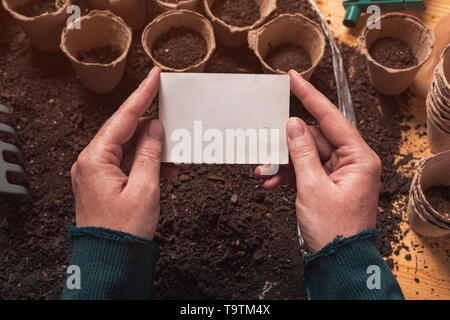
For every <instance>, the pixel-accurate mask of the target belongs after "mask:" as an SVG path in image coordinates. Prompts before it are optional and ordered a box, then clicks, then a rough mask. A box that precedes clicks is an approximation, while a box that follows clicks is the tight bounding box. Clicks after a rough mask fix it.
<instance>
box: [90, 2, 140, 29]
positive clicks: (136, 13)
mask: <svg viewBox="0 0 450 320" xmlns="http://www.w3.org/2000/svg"><path fill="white" fill-rule="evenodd" d="M88 1H89V4H90V6H91V7H92V8H93V9H98V10H109V11H111V12H113V13H114V14H116V15H118V16H119V17H121V18H122V19H123V20H124V21H125V22H126V23H127V24H128V25H129V26H130V27H131V28H133V29H135V30H138V29H141V28H142V27H143V26H144V25H145V22H146V21H147V2H146V0H88Z"/></svg>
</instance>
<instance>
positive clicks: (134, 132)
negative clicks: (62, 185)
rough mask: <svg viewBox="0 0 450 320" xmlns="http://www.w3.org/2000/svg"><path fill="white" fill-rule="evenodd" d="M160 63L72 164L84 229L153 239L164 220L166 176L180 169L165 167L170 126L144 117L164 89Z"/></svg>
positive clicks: (78, 214)
mask: <svg viewBox="0 0 450 320" xmlns="http://www.w3.org/2000/svg"><path fill="white" fill-rule="evenodd" d="M160 72H161V70H160V69H159V68H158V67H155V68H153V69H152V71H151V72H150V73H149V75H148V76H147V78H146V79H145V80H144V81H143V82H142V83H141V85H140V86H139V88H138V89H137V90H136V91H135V92H134V93H133V94H132V95H131V96H130V97H129V98H128V99H127V100H126V101H125V103H124V104H123V105H122V106H121V107H120V108H119V109H118V110H117V111H116V112H115V113H114V115H113V116H112V117H111V118H110V119H109V120H108V121H107V122H106V123H105V124H104V126H103V127H102V128H101V129H100V131H99V132H98V134H97V135H96V136H95V137H94V139H93V140H92V141H91V142H90V143H89V145H88V146H87V147H86V148H85V149H84V150H83V151H82V152H81V154H80V155H79V157H78V160H77V161H76V163H75V164H74V165H73V167H72V171H71V175H72V186H73V191H74V194H75V205H76V223H77V226H78V227H103V228H108V229H112V230H118V231H122V232H126V233H129V234H132V235H135V236H138V237H141V238H144V239H148V240H152V239H153V237H154V234H155V231H156V227H157V226H158V221H159V212H160V206H159V196H160V185H159V179H160V176H163V177H169V178H170V177H176V176H177V174H178V168H177V167H175V166H173V165H163V166H161V153H162V141H163V135H164V130H163V126H162V124H161V122H160V121H159V120H150V119H148V118H141V117H142V115H143V114H144V113H145V111H146V110H147V109H148V108H149V107H150V105H151V103H152V101H153V99H154V97H155V96H156V94H157V93H158V89H159V74H160Z"/></svg>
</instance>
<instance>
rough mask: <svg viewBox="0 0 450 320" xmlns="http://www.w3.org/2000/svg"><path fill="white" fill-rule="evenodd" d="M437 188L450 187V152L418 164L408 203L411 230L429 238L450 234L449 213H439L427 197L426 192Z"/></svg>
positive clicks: (425, 159)
mask: <svg viewBox="0 0 450 320" xmlns="http://www.w3.org/2000/svg"><path fill="white" fill-rule="evenodd" d="M435 186H450V151H447V152H443V153H440V154H437V155H435V156H433V157H429V158H424V159H422V160H420V161H419V163H418V164H417V172H416V175H415V176H414V179H413V182H412V184H411V189H410V194H409V202H408V221H409V224H410V225H411V228H412V229H413V230H414V231H415V232H417V233H419V234H421V235H424V236H427V237H440V236H444V235H447V234H450V217H449V216H448V212H438V211H436V210H435V208H433V207H432V205H431V204H430V203H429V201H428V200H427V199H426V197H425V193H424V191H425V190H428V189H431V188H432V187H435Z"/></svg>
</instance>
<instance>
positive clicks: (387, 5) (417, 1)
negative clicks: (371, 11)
mask: <svg viewBox="0 0 450 320" xmlns="http://www.w3.org/2000/svg"><path fill="white" fill-rule="evenodd" d="M342 4H343V5H344V8H345V9H346V10H347V11H346V13H345V17H344V25H345V26H346V27H349V28H354V27H355V26H356V24H357V23H358V19H359V16H360V14H361V13H362V12H366V10H367V8H368V7H369V6H371V5H376V6H378V7H379V8H380V9H381V11H382V12H393V11H406V10H410V11H421V10H426V6H425V3H424V2H423V0H347V1H344V2H343V3H342Z"/></svg>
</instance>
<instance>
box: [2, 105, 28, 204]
mask: <svg viewBox="0 0 450 320" xmlns="http://www.w3.org/2000/svg"><path fill="white" fill-rule="evenodd" d="M0 113H2V114H5V115H6V116H7V117H8V118H9V119H10V121H11V122H13V123H15V120H14V117H13V115H12V113H11V112H10V111H9V109H8V108H6V107H5V106H3V105H1V104H0ZM0 132H2V133H6V134H8V135H11V136H12V137H14V138H15V139H16V141H17V143H19V137H18V136H17V133H16V131H15V130H14V129H13V127H11V126H10V125H7V124H5V123H0ZM5 152H10V153H12V154H14V155H15V156H17V158H18V159H19V160H20V162H22V163H23V157H22V154H21V152H20V150H19V149H18V148H17V147H16V146H15V145H13V144H10V143H6V142H3V141H1V140H0V193H3V194H8V195H19V196H24V197H26V198H27V199H28V200H30V201H31V196H30V194H29V192H28V190H27V189H26V188H25V187H23V186H20V185H16V184H12V183H10V182H8V178H7V176H6V174H7V173H8V172H11V173H16V174H19V175H23V176H24V177H25V176H26V175H25V171H24V170H23V169H22V167H21V166H19V165H17V164H13V163H10V162H7V161H6V160H5V158H4V153H5Z"/></svg>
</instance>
